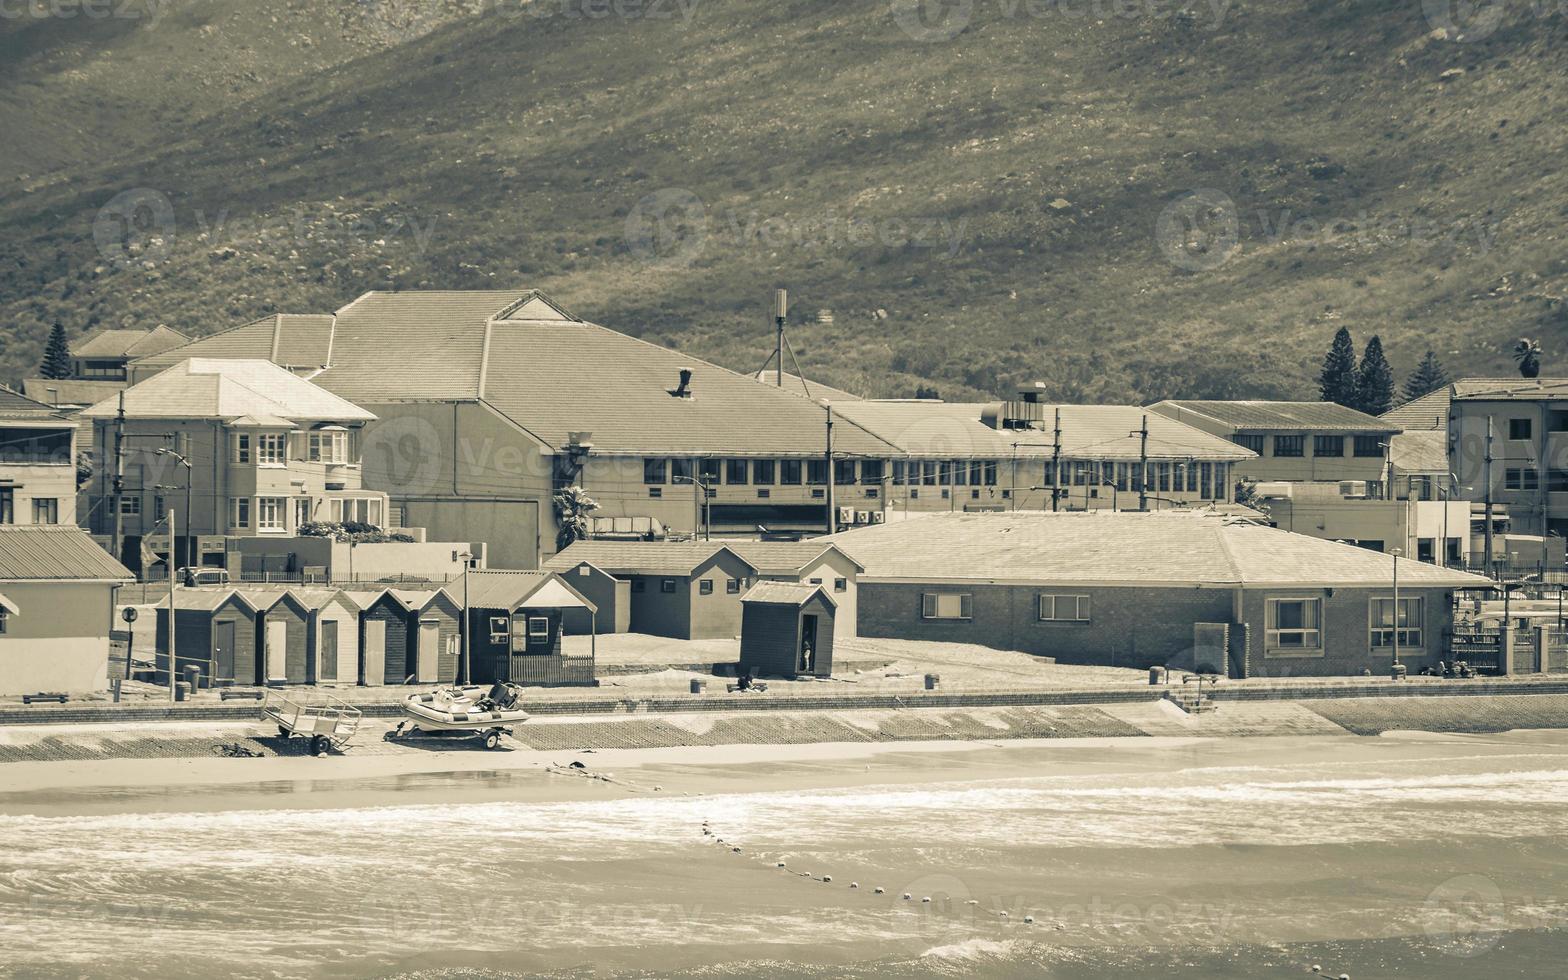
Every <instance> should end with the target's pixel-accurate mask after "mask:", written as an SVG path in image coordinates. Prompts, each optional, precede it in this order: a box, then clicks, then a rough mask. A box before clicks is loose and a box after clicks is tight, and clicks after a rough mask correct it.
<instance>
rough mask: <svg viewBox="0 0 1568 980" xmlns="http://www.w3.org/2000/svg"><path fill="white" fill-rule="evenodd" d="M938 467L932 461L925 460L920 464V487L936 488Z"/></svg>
mask: <svg viewBox="0 0 1568 980" xmlns="http://www.w3.org/2000/svg"><path fill="white" fill-rule="evenodd" d="M911 465H913V464H911ZM938 465H939V464H938V463H936V462H935V461H933V460H927V461H926V462H924V463H921V464H920V483H921V485H922V486H927V487H934V486H936V483H937V466H938Z"/></svg>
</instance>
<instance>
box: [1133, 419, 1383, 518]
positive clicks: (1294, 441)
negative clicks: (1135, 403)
mask: <svg viewBox="0 0 1568 980" xmlns="http://www.w3.org/2000/svg"><path fill="white" fill-rule="evenodd" d="M1149 409H1150V411H1153V412H1158V413H1159V414H1161V415H1164V416H1166V417H1167V418H1171V419H1175V420H1176V421H1178V422H1184V423H1186V424H1187V425H1191V426H1195V427H1197V428H1200V429H1203V430H1205V431H1207V432H1211V433H1213V434H1215V435H1217V436H1220V437H1222V438H1225V439H1229V440H1231V441H1233V442H1235V443H1236V444H1237V445H1240V446H1244V447H1245V448H1247V449H1250V450H1252V452H1253V453H1255V454H1256V458H1254V459H1250V460H1248V461H1246V462H1244V463H1242V464H1240V465H1238V466H1237V467H1236V472H1237V475H1238V476H1240V477H1242V478H1243V479H1246V480H1250V481H1255V482H1262V481H1284V482H1290V483H1303V482H1305V483H1338V482H1341V481H1355V482H1360V483H1366V484H1368V485H1369V488H1370V490H1371V492H1372V494H1373V495H1374V496H1376V495H1378V493H1379V492H1380V488H1381V487H1382V486H1383V484H1384V483H1385V481H1386V480H1387V479H1388V442H1389V438H1390V437H1391V436H1393V434H1394V433H1396V432H1398V431H1399V426H1396V425H1391V424H1389V423H1388V422H1387V421H1384V420H1382V419H1379V418H1377V417H1376V416H1373V415H1368V414H1366V413H1365V412H1358V411H1356V410H1355V409H1352V408H1346V407H1344V406H1343V405H1336V404H1334V403H1333V402H1277V401H1208V400H1189V399H1168V400H1166V401H1162V402H1157V403H1155V404H1153V405H1151V406H1149Z"/></svg>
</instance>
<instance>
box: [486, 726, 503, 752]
mask: <svg viewBox="0 0 1568 980" xmlns="http://www.w3.org/2000/svg"><path fill="white" fill-rule="evenodd" d="M500 747H501V733H500V732H499V731H494V730H492V731H488V732H485V748H487V749H498V748H500Z"/></svg>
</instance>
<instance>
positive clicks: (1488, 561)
mask: <svg viewBox="0 0 1568 980" xmlns="http://www.w3.org/2000/svg"><path fill="white" fill-rule="evenodd" d="M1482 476H1483V477H1484V478H1485V480H1486V531H1485V539H1484V540H1485V548H1484V549H1483V551H1482V554H1481V560H1482V561H1483V562H1485V567H1484V568H1483V569H1482V574H1484V575H1490V574H1492V416H1490V415H1488V416H1487V417H1486V457H1485V472H1484V473H1483V474H1482Z"/></svg>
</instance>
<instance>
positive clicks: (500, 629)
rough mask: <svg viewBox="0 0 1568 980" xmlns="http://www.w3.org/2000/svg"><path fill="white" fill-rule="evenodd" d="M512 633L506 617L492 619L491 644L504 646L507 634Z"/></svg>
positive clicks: (493, 617) (492, 617)
mask: <svg viewBox="0 0 1568 980" xmlns="http://www.w3.org/2000/svg"><path fill="white" fill-rule="evenodd" d="M510 632H511V629H510V627H509V626H508V624H507V621H506V617H505V616H491V617H490V642H491V643H496V644H502V643H505V642H506V637H507V634H508V633H510Z"/></svg>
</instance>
